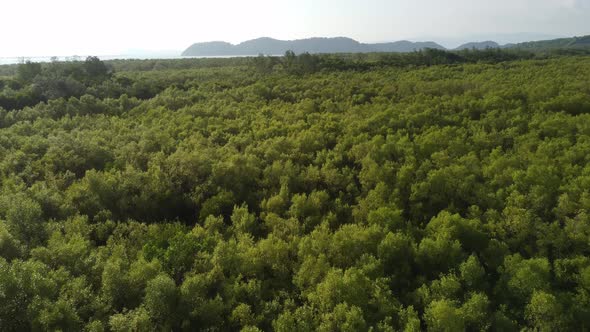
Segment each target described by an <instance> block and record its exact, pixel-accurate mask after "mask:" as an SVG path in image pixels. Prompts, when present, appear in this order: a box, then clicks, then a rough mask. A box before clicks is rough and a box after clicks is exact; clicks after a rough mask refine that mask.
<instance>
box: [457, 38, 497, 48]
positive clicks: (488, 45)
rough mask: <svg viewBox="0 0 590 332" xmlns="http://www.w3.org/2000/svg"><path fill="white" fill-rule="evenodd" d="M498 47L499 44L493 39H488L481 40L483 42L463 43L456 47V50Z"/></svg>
mask: <svg viewBox="0 0 590 332" xmlns="http://www.w3.org/2000/svg"><path fill="white" fill-rule="evenodd" d="M498 47H500V45H499V44H498V43H496V42H495V41H491V40H488V41H483V42H471V43H465V44H463V45H460V46H459V47H457V48H456V50H471V49H476V50H482V49H486V48H498Z"/></svg>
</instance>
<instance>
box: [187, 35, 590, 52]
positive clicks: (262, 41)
mask: <svg viewBox="0 0 590 332" xmlns="http://www.w3.org/2000/svg"><path fill="white" fill-rule="evenodd" d="M425 48H432V49H439V50H465V49H487V48H512V49H514V48H516V49H528V50H543V49H555V48H590V35H588V36H581V37H571V38H557V39H550V40H540V41H529V42H522V43H516V44H514V43H509V44H505V45H500V44H498V43H497V42H495V41H492V40H487V41H476V42H469V43H464V44H462V45H460V46H459V47H457V48H454V49H448V48H446V47H444V46H442V45H440V44H437V43H436V42H433V41H425V42H412V41H408V40H400V41H395V42H386V43H361V42H359V41H356V40H354V39H352V38H348V37H312V38H305V39H294V40H280V39H274V38H270V37H260V38H256V39H251V40H246V41H244V42H241V43H238V44H231V43H228V42H224V41H210V42H201V43H194V44H192V45H191V46H190V47H188V48H187V49H186V50H184V51H183V52H182V54H181V55H182V56H248V55H258V54H265V55H282V54H284V53H285V52H286V51H293V52H295V53H296V54H300V53H304V52H308V53H373V52H392V53H396V52H399V53H406V52H413V51H419V50H423V49H425Z"/></svg>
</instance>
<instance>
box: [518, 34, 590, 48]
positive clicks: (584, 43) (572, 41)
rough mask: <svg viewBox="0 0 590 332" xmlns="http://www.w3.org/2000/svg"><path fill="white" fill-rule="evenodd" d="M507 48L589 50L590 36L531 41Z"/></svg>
mask: <svg viewBox="0 0 590 332" xmlns="http://www.w3.org/2000/svg"><path fill="white" fill-rule="evenodd" d="M507 47H511V48H520V49H527V50H547V49H590V35H588V36H582V37H572V38H559V39H551V40H540V41H531V42H525V43H518V44H513V45H508V46H507Z"/></svg>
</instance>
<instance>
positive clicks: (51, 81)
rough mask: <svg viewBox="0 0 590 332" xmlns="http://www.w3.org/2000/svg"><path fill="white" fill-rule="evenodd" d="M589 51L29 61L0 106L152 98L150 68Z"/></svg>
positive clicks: (357, 66)
mask: <svg viewBox="0 0 590 332" xmlns="http://www.w3.org/2000/svg"><path fill="white" fill-rule="evenodd" d="M587 54H590V50H586V49H552V50H546V51H532V50H519V49H499V48H488V49H485V50H475V49H471V50H469V49H467V50H461V51H445V50H439V49H430V48H429V49H424V50H420V51H415V52H411V53H350V54H309V53H302V54H299V55H297V54H295V53H294V52H292V51H288V52H286V53H285V55H283V56H264V55H260V56H258V57H236V58H200V59H151V60H110V61H102V60H100V59H99V58H98V57H92V56H91V57H88V58H87V59H86V60H84V61H65V62H59V61H54V62H50V63H34V62H26V63H23V64H18V65H6V66H0V107H2V108H4V109H6V110H13V109H22V108H24V107H27V106H34V105H36V104H38V103H40V102H48V101H49V100H53V99H59V98H71V97H76V98H79V97H81V96H83V95H91V96H94V97H96V98H100V99H103V98H119V97H120V96H122V95H124V94H126V95H127V96H128V97H135V98H138V99H149V98H152V97H154V96H156V95H157V94H158V93H160V92H161V91H163V90H164V89H166V88H167V87H168V85H167V81H166V80H162V79H161V77H158V79H152V80H150V79H146V78H145V77H142V76H141V75H138V73H141V72H149V71H174V74H173V75H175V76H178V75H182V73H183V70H192V69H201V68H224V69H225V70H242V71H249V72H253V73H254V74H256V73H258V74H271V73H283V74H287V75H304V74H311V73H316V72H330V71H369V70H373V69H377V68H386V67H413V66H416V67H420V66H433V65H459V64H469V63H488V64H493V63H500V62H505V61H515V60H531V59H548V58H555V57H562V56H571V55H587ZM185 83H186V82H185Z"/></svg>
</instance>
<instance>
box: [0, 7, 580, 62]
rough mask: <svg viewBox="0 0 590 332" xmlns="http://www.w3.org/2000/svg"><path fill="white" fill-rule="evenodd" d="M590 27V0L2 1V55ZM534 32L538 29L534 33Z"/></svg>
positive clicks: (483, 35)
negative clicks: (259, 40)
mask: <svg viewBox="0 0 590 332" xmlns="http://www.w3.org/2000/svg"><path fill="white" fill-rule="evenodd" d="M587 34H590V0H494V1H491V0H485V1H484V0H405V1H401V0H250V1H248V0H215V1H202V0H94V1H88V0H2V3H1V4H0V57H10V56H52V55H55V56H67V55H74V54H77V55H89V54H92V55H117V54H128V53H130V52H138V50H150V51H156V50H158V51H182V50H183V49H185V48H187V47H188V46H190V45H191V44H192V43H195V42H204V41H218V40H223V41H228V42H232V43H239V42H242V41H245V40H248V39H253V38H258V37H263V36H264V37H273V38H277V39H298V38H308V37H336V36H345V37H350V38H354V39H356V40H358V41H360V42H383V41H396V40H402V39H407V40H413V41H423V40H434V41H436V42H439V43H441V44H442V45H444V46H447V47H453V46H457V45H458V44H459V43H461V42H465V41H474V40H475V39H480V40H485V39H491V38H492V37H496V39H503V40H499V41H500V42H507V41H518V40H516V39H523V40H527V39H542V38H543V37H551V36H555V37H558V36H574V35H587ZM535 37H537V38H535Z"/></svg>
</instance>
